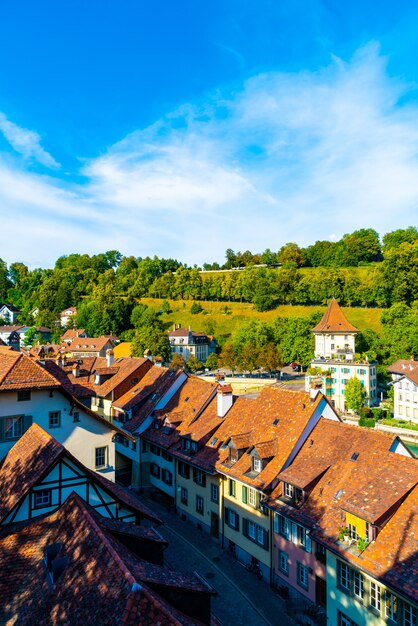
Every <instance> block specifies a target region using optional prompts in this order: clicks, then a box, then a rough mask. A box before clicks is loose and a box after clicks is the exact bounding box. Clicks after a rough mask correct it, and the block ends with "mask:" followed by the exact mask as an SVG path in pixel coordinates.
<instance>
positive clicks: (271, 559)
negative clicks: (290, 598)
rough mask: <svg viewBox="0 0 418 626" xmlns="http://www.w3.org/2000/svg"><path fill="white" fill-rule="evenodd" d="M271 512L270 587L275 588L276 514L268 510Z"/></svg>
mask: <svg viewBox="0 0 418 626" xmlns="http://www.w3.org/2000/svg"><path fill="white" fill-rule="evenodd" d="M268 512H269V520H270V587H273V586H274V572H273V563H274V558H273V546H274V541H273V530H274V524H273V515H274V513H273V512H272V511H271V509H268Z"/></svg>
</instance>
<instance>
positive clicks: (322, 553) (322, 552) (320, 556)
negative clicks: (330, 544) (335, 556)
mask: <svg viewBox="0 0 418 626" xmlns="http://www.w3.org/2000/svg"><path fill="white" fill-rule="evenodd" d="M315 558H316V559H317V560H318V561H319V562H320V563H324V564H325V563H326V562H327V551H326V549H325V548H324V546H322V545H321V544H320V543H317V544H316V549H315Z"/></svg>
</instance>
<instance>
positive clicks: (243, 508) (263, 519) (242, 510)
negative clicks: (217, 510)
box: [223, 478, 270, 567]
mask: <svg viewBox="0 0 418 626" xmlns="http://www.w3.org/2000/svg"><path fill="white" fill-rule="evenodd" d="M235 485H236V487H235V493H236V497H235V498H234V497H233V496H230V495H229V482H228V479H226V478H224V479H223V496H224V506H226V507H228V508H229V509H233V510H234V511H236V513H237V514H238V515H239V517H240V521H239V531H236V530H234V529H233V528H230V527H229V526H227V524H225V525H224V534H225V537H226V538H227V539H231V541H233V542H234V543H235V544H236V545H237V546H239V547H240V548H242V549H243V550H245V551H246V552H247V553H248V554H251V555H252V556H254V557H255V558H256V559H257V560H258V561H260V563H264V565H267V567H270V551H269V550H264V548H262V547H261V546H260V545H258V544H257V543H255V542H254V541H251V540H250V539H247V537H245V536H244V535H243V533H242V518H243V517H245V518H247V519H249V520H251V521H252V522H254V523H255V524H258V525H259V526H261V527H262V528H264V530H266V531H268V532H269V531H270V518H269V516H268V515H264V514H263V513H262V512H261V511H260V510H258V509H255V508H254V507H252V506H251V505H249V504H244V502H243V501H242V487H243V484H242V483H240V482H238V481H235Z"/></svg>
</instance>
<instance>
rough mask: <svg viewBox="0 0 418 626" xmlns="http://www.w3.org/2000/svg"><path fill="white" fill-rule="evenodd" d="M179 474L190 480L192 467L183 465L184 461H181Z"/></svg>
mask: <svg viewBox="0 0 418 626" xmlns="http://www.w3.org/2000/svg"><path fill="white" fill-rule="evenodd" d="M179 474H180V476H182V477H183V478H190V465H187V463H183V461H179Z"/></svg>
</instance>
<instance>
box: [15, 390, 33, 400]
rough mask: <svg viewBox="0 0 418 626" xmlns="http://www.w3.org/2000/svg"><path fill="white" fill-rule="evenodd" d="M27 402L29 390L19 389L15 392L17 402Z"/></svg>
mask: <svg viewBox="0 0 418 626" xmlns="http://www.w3.org/2000/svg"><path fill="white" fill-rule="evenodd" d="M27 400H30V389H21V390H20V391H18V392H17V401H18V402H26V401H27Z"/></svg>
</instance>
